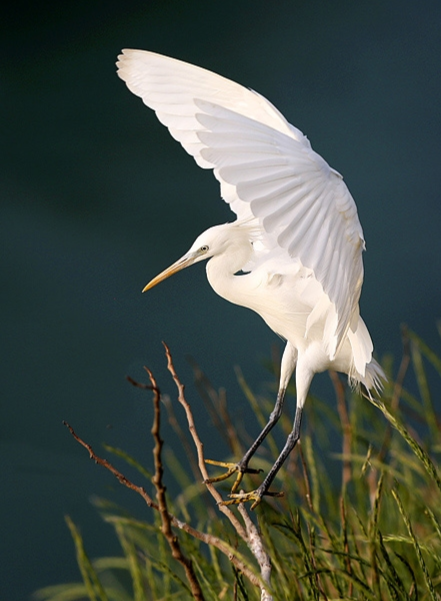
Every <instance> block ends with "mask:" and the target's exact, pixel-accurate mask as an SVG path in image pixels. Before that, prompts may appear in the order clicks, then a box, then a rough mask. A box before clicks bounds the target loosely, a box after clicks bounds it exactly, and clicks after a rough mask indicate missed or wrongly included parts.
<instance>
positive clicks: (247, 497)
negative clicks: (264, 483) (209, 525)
mask: <svg viewBox="0 0 441 601" xmlns="http://www.w3.org/2000/svg"><path fill="white" fill-rule="evenodd" d="M228 496H229V497H230V500H229V501H224V502H223V503H222V504H223V505H239V503H248V502H249V501H253V504H252V505H251V510H253V509H255V507H257V506H258V505H259V503H260V502H261V501H262V497H263V496H265V497H283V492H271V491H269V490H267V491H265V490H261V489H260V488H256V490H252V491H251V492H244V491H240V492H239V493H236V494H233V493H231V494H230V495H228Z"/></svg>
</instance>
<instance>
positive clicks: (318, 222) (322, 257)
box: [117, 50, 384, 502]
mask: <svg viewBox="0 0 441 601" xmlns="http://www.w3.org/2000/svg"><path fill="white" fill-rule="evenodd" d="M117 65H118V75H119V76H120V77H121V79H123V80H124V81H125V82H126V84H127V86H128V88H129V89H130V90H131V91H132V92H133V93H134V94H136V95H137V96H139V97H141V98H142V100H143V102H144V103H145V104H146V105H147V106H148V107H150V108H152V109H153V110H154V111H155V112H156V115H157V117H158V119H159V120H160V121H161V123H163V124H164V125H166V126H167V127H168V129H169V131H170V133H171V135H172V136H173V137H174V138H175V139H176V140H178V141H179V142H180V143H181V144H182V146H183V147H184V148H185V150H186V151H187V152H188V153H189V154H190V155H192V156H193V157H194V159H195V161H196V162H197V164H198V165H199V166H200V167H203V168H205V169H213V172H214V175H215V177H216V178H217V179H218V181H219V182H220V186H221V195H222V197H223V198H224V200H225V201H226V202H227V203H229V205H230V207H231V209H232V210H233V211H234V212H235V213H236V215H237V220H236V221H235V222H233V223H227V224H224V225H219V226H214V227H212V228H209V229H208V230H207V231H206V232H204V233H203V234H201V235H200V236H199V237H198V238H197V239H196V241H195V242H194V244H193V245H192V247H191V248H190V250H189V251H188V253H186V254H185V255H184V256H183V257H182V259H180V260H179V261H177V262H176V263H174V264H173V265H172V266H171V267H170V268H168V269H167V270H165V271H164V272H163V273H161V274H160V275H159V276H157V277H156V278H155V279H154V280H152V281H151V282H150V283H149V284H148V285H147V286H146V287H145V289H144V290H147V289H149V288H151V287H153V286H154V285H156V284H157V283H159V282H160V281H161V280H163V279H164V278H165V277H168V276H169V275H172V274H173V273H175V272H176V271H178V270H180V269H183V268H184V267H187V266H188V265H191V264H193V263H195V262H197V261H200V260H204V259H210V260H209V261H208V263H207V277H208V280H209V282H210V284H211V286H212V287H213V289H214V290H215V291H216V292H217V293H218V294H219V295H220V296H222V297H224V298H226V299H227V300H229V301H231V302H233V303H236V304H239V305H243V306H245V307H249V308H250V309H252V310H254V311H256V312H257V313H258V314H259V315H261V317H262V318H263V319H264V320H265V321H266V323H267V324H268V325H269V327H270V328H272V329H273V330H274V331H275V332H277V333H278V334H279V335H280V336H282V337H283V338H285V339H286V340H287V346H286V348H285V352H284V356H283V359H282V369H281V379H280V389H279V394H278V398H277V403H276V407H275V410H274V412H273V414H272V416H271V418H270V421H269V423H268V425H267V426H266V428H265V429H264V430H263V431H262V433H261V435H260V436H259V437H258V439H257V440H256V442H255V443H254V445H253V446H252V447H251V449H250V450H249V452H248V453H247V454H246V455H245V456H244V458H243V459H242V460H241V461H240V462H239V463H238V464H235V465H234V466H232V467H231V469H230V470H229V472H228V475H229V474H230V473H232V471H238V472H239V476H238V480H237V481H236V484H235V486H234V487H233V490H235V489H236V488H237V486H238V484H239V481H240V478H241V476H242V473H243V472H245V471H249V468H248V462H249V460H250V458H251V456H252V455H253V454H254V452H255V450H256V449H257V447H258V446H259V445H260V443H261V442H262V440H263V438H264V437H265V436H266V434H267V433H268V431H269V430H270V429H271V428H272V427H273V425H274V424H275V422H276V421H277V419H278V417H279V416H280V413H281V409H282V405H283V398H284V394H285V390H286V387H287V386H288V382H289V379H290V377H291V375H292V373H293V370H294V368H296V385H297V411H296V419H295V422H294V428H293V432H292V435H291V438H290V439H289V440H288V441H287V444H286V445H285V448H284V450H283V451H282V453H281V455H280V457H279V459H278V461H277V462H276V464H275V465H274V467H273V468H272V470H271V471H270V473H269V474H268V476H267V478H266V479H265V481H264V483H263V484H262V485H261V486H260V487H259V488H258V489H257V490H256V491H253V493H248V494H245V495H244V494H240V495H233V497H234V498H235V500H244V499H245V498H246V499H253V500H254V501H255V502H259V501H260V498H261V497H262V495H263V494H268V487H269V485H270V483H271V481H272V480H273V478H274V476H275V474H276V472H277V470H278V469H279V468H280V465H281V464H282V463H283V461H284V459H285V458H286V456H287V455H288V453H289V452H290V450H291V449H292V447H293V446H294V445H295V443H296V441H297V439H298V436H299V429H300V420H301V414H302V407H303V404H304V402H305V400H306V395H307V392H308V389H309V386H310V383H311V380H312V377H313V376H314V374H315V373H317V372H321V371H324V370H326V369H335V370H337V371H341V372H344V373H346V374H348V376H349V378H350V381H351V383H358V382H360V383H362V384H364V385H365V386H366V388H367V389H368V390H369V389H371V388H375V389H379V387H380V386H381V378H384V373H383V371H382V369H381V367H380V366H379V365H378V363H377V362H376V361H375V360H374V359H372V350H373V345H372V341H371V338H370V336H369V332H368V330H367V328H366V326H365V324H364V322H363V320H362V319H361V317H360V316H359V309H358V301H359V298H360V292H361V286H362V282H363V263H362V252H363V250H364V238H363V231H362V229H361V225H360V222H359V220H358V215H357V208H356V206H355V203H354V200H353V198H352V196H351V194H350V192H349V190H348V188H347V187H346V184H345V183H344V181H343V178H342V176H341V175H340V174H339V173H338V172H337V171H335V170H334V169H332V168H331V167H330V166H329V165H328V164H327V163H326V161H324V159H322V157H320V156H319V155H318V154H317V153H316V152H314V150H312V148H311V145H310V143H309V141H308V139H307V138H306V137H305V136H304V135H303V134H302V132H301V131H300V130H298V129H297V128H296V127H294V126H292V125H290V124H289V123H288V122H287V121H286V119H285V118H284V117H283V115H282V114H281V113H280V112H279V111H278V110H277V109H276V108H275V107H274V106H273V105H272V104H271V103H270V102H268V100H266V99H265V98H264V97H263V96H261V95H259V94H257V93H256V92H254V91H252V90H249V89H247V88H244V87H243V86H241V85H239V84H237V83H234V82H232V81H230V80H228V79H225V78H223V77H221V76H219V75H216V74H215V73H212V72H210V71H206V70H204V69H201V68H199V67H196V66H193V65H190V64H188V63H184V62H182V61H178V60H175V59H172V58H169V57H166V56H162V55H159V54H155V53H152V52H146V51H142V50H124V51H123V54H122V55H120V56H119V61H118V63H117ZM238 272H241V274H240V275H239V274H238ZM244 272H245V273H244Z"/></svg>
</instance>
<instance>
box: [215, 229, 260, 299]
mask: <svg viewBox="0 0 441 601" xmlns="http://www.w3.org/2000/svg"><path fill="white" fill-rule="evenodd" d="M252 252H253V247H252V246H251V243H250V242H249V240H248V239H244V240H240V239H239V240H237V241H233V242H232V243H231V245H230V246H228V248H227V249H226V250H225V251H224V252H223V253H221V254H219V255H216V256H214V257H212V258H211V259H210V260H209V261H208V263H207V278H208V281H209V283H210V285H211V287H212V288H213V290H214V291H215V292H216V293H217V294H219V296H222V297H223V298H225V299H227V300H228V301H230V302H232V303H235V304H238V305H241V304H242V302H241V290H242V288H243V286H242V285H241V284H243V283H244V282H243V279H244V278H245V277H246V276H235V275H234V274H235V273H237V272H238V271H240V270H241V269H242V268H243V267H244V266H245V265H246V264H247V263H248V261H249V260H250V258H251V255H252Z"/></svg>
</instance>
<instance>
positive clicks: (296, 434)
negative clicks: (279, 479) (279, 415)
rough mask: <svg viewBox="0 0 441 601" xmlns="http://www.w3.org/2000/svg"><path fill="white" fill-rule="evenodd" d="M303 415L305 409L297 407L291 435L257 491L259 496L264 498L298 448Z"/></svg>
mask: <svg viewBox="0 0 441 601" xmlns="http://www.w3.org/2000/svg"><path fill="white" fill-rule="evenodd" d="M302 413H303V407H297V409H296V414H295V417H294V424H293V429H292V431H291V434H290V435H289V436H288V438H287V440H286V443H285V446H284V447H283V450H282V452H281V453H280V455H279V456H278V457H277V460H276V462H275V464H274V465H273V467H272V468H271V469H270V471H269V472H268V475H267V477H266V478H265V480H264V481H263V482H262V484H261V485H260V486H259V488H258V489H257V490H256V493H257V495H258V496H260V497H263V495H265V494H267V493H268V489H269V487H270V485H271V483H272V481H273V480H274V478H275V477H276V474H277V472H278V471H279V469H280V468H281V467H282V465H283V463H284V462H285V460H286V458H287V457H288V455H289V454H290V453H291V451H292V450H293V448H294V447H295V446H296V444H297V441H298V440H299V438H300V424H301V421H302Z"/></svg>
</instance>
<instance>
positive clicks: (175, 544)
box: [145, 368, 204, 601]
mask: <svg viewBox="0 0 441 601" xmlns="http://www.w3.org/2000/svg"><path fill="white" fill-rule="evenodd" d="M145 369H146V371H147V373H148V375H149V378H150V382H151V384H152V390H153V407H154V412H155V413H154V419H153V426H152V436H153V440H154V441H155V448H154V449H153V458H154V463H155V475H154V476H153V478H152V482H153V484H154V486H155V488H156V498H157V499H158V507H159V513H160V514H161V521H162V529H161V530H162V533H163V535H164V536H165V539H166V540H167V542H168V544H169V546H170V549H171V552H172V556H173V557H174V558H175V559H176V560H177V561H179V563H180V564H181V565H182V566H183V568H184V570H185V575H186V577H187V580H188V583H189V585H190V590H191V594H192V595H193V597H194V598H195V599H197V600H198V601H204V595H203V593H202V589H201V586H200V584H199V580H198V579H197V576H196V574H195V572H194V569H193V562H192V561H191V559H188V558H187V557H186V556H185V555H184V553H183V552H182V550H181V546H180V544H179V540H178V538H177V536H176V535H175V534H174V532H173V530H172V528H171V516H170V514H169V512H168V508H167V499H166V496H165V486H164V483H163V481H162V476H163V473H164V468H163V465H162V458H161V451H162V446H163V444H164V441H163V440H162V438H161V436H160V425H161V407H160V391H159V388H158V387H157V385H156V380H155V378H154V377H153V374H152V372H151V371H150V370H149V369H147V368H145Z"/></svg>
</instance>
